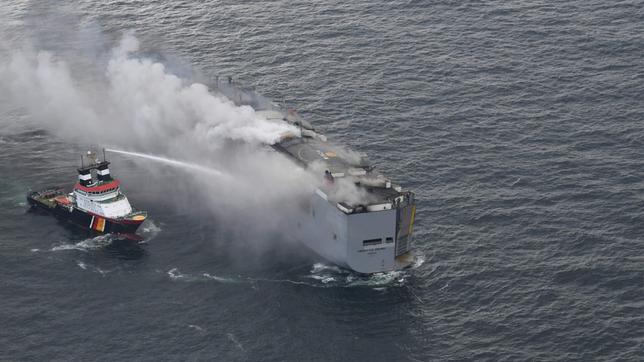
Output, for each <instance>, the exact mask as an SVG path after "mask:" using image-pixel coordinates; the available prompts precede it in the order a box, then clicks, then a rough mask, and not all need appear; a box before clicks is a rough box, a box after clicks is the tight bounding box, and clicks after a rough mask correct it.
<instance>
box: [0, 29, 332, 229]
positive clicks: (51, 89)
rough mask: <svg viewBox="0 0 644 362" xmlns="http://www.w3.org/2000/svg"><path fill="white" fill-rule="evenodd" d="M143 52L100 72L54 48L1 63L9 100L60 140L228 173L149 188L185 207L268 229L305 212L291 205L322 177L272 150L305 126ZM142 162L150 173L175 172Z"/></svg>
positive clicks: (121, 47)
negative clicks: (266, 113)
mask: <svg viewBox="0 0 644 362" xmlns="http://www.w3.org/2000/svg"><path fill="white" fill-rule="evenodd" d="M138 50H139V41H138V40H137V39H136V38H135V37H134V36H133V35H131V34H127V35H125V36H124V37H123V38H122V39H121V40H120V42H119V43H118V45H117V46H116V47H114V48H113V49H112V50H111V51H110V57H109V60H108V61H107V62H105V64H104V67H103V68H102V69H99V71H95V70H94V71H92V72H87V71H86V69H84V68H83V67H76V64H77V62H76V61H75V60H74V59H71V61H69V59H65V58H64V57H63V56H60V55H58V54H55V53H53V52H48V51H38V50H36V49H33V48H32V47H23V49H21V50H19V51H10V52H9V53H8V54H4V55H5V56H4V57H2V59H0V79H2V82H1V83H0V100H2V99H4V100H5V102H4V103H8V104H10V105H11V106H13V107H19V108H21V109H23V110H24V111H25V113H26V114H28V117H27V119H26V121H27V122H30V123H31V125H33V126H34V127H36V128H40V129H46V130H48V131H49V132H50V133H52V134H53V135H55V136H56V137H58V138H60V139H64V140H67V141H70V142H76V143H81V144H98V145H103V146H108V147H113V148H118V149H123V150H127V151H133V152H143V153H152V154H156V155H160V156H164V157H169V158H172V159H175V160H186V161H189V162H190V163H192V164H195V165H200V166H202V167H204V169H205V168H211V169H216V170H221V171H222V173H223V174H225V175H226V177H216V176H213V175H212V174H210V175H204V174H203V173H200V172H199V170H198V168H194V167H193V168H192V169H184V170H183V171H181V172H188V173H190V174H191V177H190V178H188V180H189V181H188V182H182V183H178V182H176V181H170V182H169V184H166V185H161V186H158V185H157V186H154V185H150V186H149V187H159V189H160V192H162V193H163V195H164V198H166V199H167V198H171V199H173V201H175V204H177V205H180V203H181V200H188V199H189V200H190V202H195V200H197V201H198V202H200V203H206V204H208V205H209V206H210V208H211V210H212V211H213V213H214V214H216V215H219V216H221V217H228V218H233V219H235V218H236V219H239V217H240V216H243V218H244V220H245V221H246V222H245V224H247V225H256V226H259V227H260V229H262V228H263V229H266V228H268V229H280V228H281V227H282V225H283V221H284V220H286V219H289V218H290V217H291V215H290V213H291V212H300V210H294V209H293V208H291V207H290V205H292V204H294V203H297V198H298V197H300V196H305V195H310V194H311V192H312V189H313V187H315V185H317V184H319V182H321V179H322V178H321V175H319V177H316V176H312V175H311V174H310V173H309V172H307V171H305V170H303V169H301V168H300V167H298V166H296V165H295V164H294V163H292V162H291V161H290V160H287V159H285V158H284V157H282V156H280V155H277V154H275V153H274V152H271V151H270V150H269V147H268V146H266V145H267V144H271V143H274V142H276V141H277V140H278V139H279V138H280V136H281V135H282V134H284V133H287V132H290V133H294V134H298V133H299V130H298V129H297V128H296V127H293V126H290V125H288V124H286V123H283V122H274V121H269V120H266V119H264V118H261V117H260V116H258V115H257V114H256V113H255V111H254V110H253V109H252V108H251V107H248V106H241V107H240V106H236V105H235V104H233V103H232V102H231V101H230V100H228V99H227V98H225V97H222V96H218V95H216V94H214V93H212V92H210V91H209V89H208V87H207V86H205V85H203V84H199V83H193V82H190V81H188V80H186V79H182V78H180V77H178V76H176V75H174V74H172V73H171V72H170V71H168V69H167V68H166V67H165V66H164V65H163V64H162V63H160V62H157V61H154V60H152V59H149V58H146V57H142V56H139V55H138V53H137V51H138ZM99 65H100V64H98V65H97V66H99ZM0 122H2V121H0ZM139 162H140V163H141V164H142V165H143V167H145V168H146V169H148V170H149V171H150V172H166V171H167V170H159V167H158V165H156V166H155V165H149V164H145V162H144V161H139ZM164 175H165V174H164ZM151 179H153V178H151ZM178 179H181V180H182V181H184V180H185V178H178ZM169 190H172V191H173V192H172V193H169V192H168V191H169ZM195 194H198V195H197V196H195ZM187 195H189V196H190V197H186V196H187ZM184 206H187V205H184Z"/></svg>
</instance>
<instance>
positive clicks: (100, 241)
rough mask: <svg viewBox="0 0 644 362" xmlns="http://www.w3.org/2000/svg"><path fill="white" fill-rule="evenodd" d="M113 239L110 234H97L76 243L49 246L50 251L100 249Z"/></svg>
mask: <svg viewBox="0 0 644 362" xmlns="http://www.w3.org/2000/svg"><path fill="white" fill-rule="evenodd" d="M113 240H114V237H113V236H112V235H111V234H105V235H99V236H97V237H94V238H90V239H85V240H82V241H79V242H78V243H76V244H61V245H57V246H54V247H53V248H51V251H61V250H80V251H84V252H87V251H89V250H94V249H100V248H102V247H104V246H106V245H109V244H111V243H112V241H113Z"/></svg>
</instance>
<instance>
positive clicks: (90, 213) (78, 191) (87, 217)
mask: <svg viewBox="0 0 644 362" xmlns="http://www.w3.org/2000/svg"><path fill="white" fill-rule="evenodd" d="M86 159H87V161H89V162H88V164H87V165H85V161H84V158H83V156H81V167H80V168H79V169H78V182H77V183H76V184H75V185H74V188H73V191H72V192H70V193H67V192H66V191H65V190H64V189H62V188H50V189H46V190H43V191H38V192H32V193H30V194H29V195H28V196H27V200H28V201H29V204H30V205H31V206H32V207H33V208H38V209H41V210H46V211H48V212H50V213H52V214H53V215H55V216H57V217H58V218H60V219H62V220H66V221H69V222H71V223H72V224H75V225H77V226H80V227H82V228H86V229H90V230H93V231H95V232H98V233H118V234H124V235H133V234H134V232H136V230H137V229H138V227H139V226H141V224H142V223H143V221H145V219H146V218H147V213H146V212H145V211H135V210H134V209H132V206H131V205H130V202H129V201H128V199H127V197H126V196H125V195H124V194H123V193H122V192H121V182H120V181H119V180H117V179H113V178H112V176H111V175H110V169H109V165H110V162H108V161H107V160H106V159H105V152H103V161H99V160H98V157H97V156H96V155H95V154H94V153H92V152H88V153H87V156H86Z"/></svg>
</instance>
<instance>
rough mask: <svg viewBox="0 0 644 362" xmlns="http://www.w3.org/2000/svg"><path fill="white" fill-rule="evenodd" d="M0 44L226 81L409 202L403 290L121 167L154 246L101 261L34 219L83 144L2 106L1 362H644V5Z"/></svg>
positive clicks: (156, 24) (391, 14) (103, 254)
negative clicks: (257, 240) (258, 247)
mask: <svg viewBox="0 0 644 362" xmlns="http://www.w3.org/2000/svg"><path fill="white" fill-rule="evenodd" d="M0 19H1V20H2V25H0V30H1V33H0V34H1V36H2V37H3V38H4V39H5V40H7V41H10V42H12V44H16V43H21V42H26V41H29V42H30V43H31V44H32V45H33V46H34V47H35V48H37V49H42V50H51V51H54V52H56V51H62V50H64V49H67V48H70V49H73V48H75V47H76V46H78V43H81V45H83V46H84V47H85V48H91V47H92V46H96V47H101V46H102V44H113V43H114V42H115V41H117V40H118V39H119V38H120V37H121V36H122V34H123V32H124V31H132V32H133V33H134V34H135V35H136V36H137V38H138V39H139V41H140V42H141V46H142V48H143V49H144V50H145V51H146V52H148V53H149V54H150V56H154V57H157V58H158V59H161V61H162V62H163V63H164V64H166V66H167V67H168V68H169V69H171V70H172V71H173V72H174V73H175V74H178V75H180V76H182V77H186V78H192V79H200V78H204V79H207V78H209V77H212V76H214V75H230V74H232V75H235V76H236V77H239V78H240V79H243V81H244V82H246V83H247V84H251V85H253V86H254V87H255V88H256V89H257V90H258V91H259V92H260V93H263V94H265V95H267V96H269V97H272V98H273V99H276V100H279V101H280V102H282V101H283V102H285V103H287V104H289V105H290V106H292V107H295V108H297V110H298V112H299V113H300V114H301V115H302V116H303V117H304V118H306V119H307V120H309V121H311V122H312V123H313V124H314V125H315V126H316V127H317V128H319V129H320V130H322V131H323V132H325V133H326V134H327V135H328V136H329V138H330V139H332V140H335V141H337V142H339V143H343V144H347V145H350V146H351V147H352V148H353V149H355V150H357V151H360V152H366V153H368V154H369V156H370V159H371V160H372V161H373V162H374V163H375V164H376V165H377V167H378V168H379V169H380V170H381V171H383V172H384V173H385V174H386V175H388V176H390V177H391V178H393V179H394V180H395V181H397V182H399V183H401V184H402V185H403V186H404V187H405V188H408V189H411V190H413V191H415V192H416V195H417V198H418V200H419V204H418V214H417V218H416V225H415V253H416V259H417V261H416V263H415V264H414V266H413V267H412V268H411V269H409V270H405V271H401V272H393V273H385V274H378V275H373V276H370V277H365V276H361V275H355V274H354V273H352V272H349V271H347V270H343V269H339V268H337V267H335V266H333V265H332V264H330V263H328V262H325V261H324V260H321V259H319V258H318V257H317V256H315V255H313V254H312V253H310V252H308V251H306V250H303V248H304V247H303V246H301V247H298V246H297V245H291V244H284V245H288V246H283V247H280V245H283V244H280V243H279V242H277V243H274V244H270V245H274V247H269V248H264V249H263V250H262V251H261V252H253V253H250V254H249V255H246V254H245V250H244V245H247V244H246V242H244V241H243V240H239V239H238V238H237V237H236V233H235V232H234V230H231V226H230V225H225V224H224V223H221V222H218V221H217V220H216V219H212V218H209V217H208V216H207V215H203V216H200V215H199V213H195V212H193V210H190V209H186V208H183V207H175V206H174V205H173V204H172V203H171V202H167V201H164V200H165V195H164V194H160V193H158V192H156V191H155V190H156V189H155V188H149V187H148V183H150V182H155V183H162V182H163V180H162V179H161V180H159V179H154V180H151V179H150V178H149V177H147V174H146V170H145V169H142V168H140V167H137V163H135V162H132V161H131V160H128V159H127V158H124V157H120V156H113V157H112V160H113V161H114V164H113V165H112V172H113V173H114V174H115V175H116V176H117V177H119V178H121V179H122V180H123V185H124V191H125V192H126V193H127V195H128V197H129V199H130V200H131V202H132V203H133V204H134V205H135V206H136V207H138V208H140V209H144V210H147V211H148V212H149V214H150V220H149V221H147V222H146V224H144V225H143V227H142V228H141V235H142V236H143V237H144V241H143V242H141V243H132V242H123V241H121V240H116V239H115V238H114V237H111V236H100V237H94V236H92V235H88V234H87V233H85V232H84V231H82V230H77V229H74V228H70V227H69V226H67V225H64V224H62V223H60V222H58V221H56V220H55V219H54V218H52V217H48V216H45V215H41V214H38V213H33V212H29V211H28V207H27V204H26V202H25V194H26V193H27V192H29V190H32V189H38V188H42V187H46V186H49V185H71V184H72V183H73V182H74V180H75V177H76V176H75V167H77V163H78V155H79V153H80V152H83V151H84V150H85V148H84V147H85V145H84V144H83V142H82V141H81V142H72V141H69V140H67V139H65V138H61V137H59V136H56V135H53V134H51V133H49V132H47V131H45V130H42V129H37V128H35V129H34V128H33V127H31V126H26V125H25V124H27V123H28V122H26V120H27V118H28V117H30V116H29V115H28V114H24V113H23V112H20V111H19V110H16V109H15V108H12V105H11V104H10V103H8V101H7V100H2V99H0V105H2V110H3V112H2V113H1V114H0V205H1V207H0V360H3V361H41V360H56V361H126V360H127V361H129V360H141V361H165V360H168V361H211V360H218V361H434V360H435V361H443V360H494V361H517V360H541V361H557V360H579V361H591V360H624V361H627V360H629V361H638V360H639V361H641V360H644V244H643V243H644V237H643V235H644V212H643V208H642V206H643V204H644V3H643V2H642V1H594V0H590V1H588V0H584V1H582V0H571V1H566V2H551V1H362V0H358V1H348V2H339V1H322V2H309V1H268V2H265V1H240V2H234V1H214V0H208V1H134V0H121V1H111V0H107V1H89V0H79V1H48V0H33V1H18V0H16V1H4V2H3V3H2V5H0ZM87 29H91V30H92V31H91V32H87ZM78 34H80V35H78ZM86 34H92V36H84V35H86ZM77 35H78V36H77ZM70 39H75V40H74V41H70ZM75 42H76V43H75ZM61 49H62V50H61ZM2 51H5V52H6V51H7V49H2ZM0 81H2V80H0ZM23 121H24V122H23ZM85 141H86V142H87V143H91V142H92V141H91V140H85ZM167 189H168V190H171V189H172V187H170V186H169V187H168V188H167ZM195 192H196V193H198V192H199V191H198V190H195ZM243 227H244V228H252V227H253V226H252V225H244V226H243ZM276 238H279V236H276Z"/></svg>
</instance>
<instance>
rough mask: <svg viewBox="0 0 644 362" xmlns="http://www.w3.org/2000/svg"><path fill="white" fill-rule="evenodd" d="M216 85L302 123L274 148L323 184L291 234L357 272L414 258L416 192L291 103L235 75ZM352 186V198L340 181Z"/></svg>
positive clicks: (235, 98)
mask: <svg viewBox="0 0 644 362" xmlns="http://www.w3.org/2000/svg"><path fill="white" fill-rule="evenodd" d="M212 83H214V85H211V89H212V90H213V91H214V92H216V93H219V94H220V95H223V96H225V97H226V98H228V99H230V100H231V101H232V102H233V103H235V104H236V105H238V106H250V107H252V108H253V109H254V110H255V112H256V114H257V116H259V117H262V118H264V119H267V120H269V121H274V122H286V123H288V124H291V125H293V126H295V127H297V129H299V132H298V134H294V133H288V134H284V135H282V137H281V138H280V139H279V140H278V141H277V142H275V143H274V144H272V145H267V147H269V148H270V149H271V150H273V151H275V152H278V153H279V154H281V155H283V156H284V157H287V158H288V159H290V160H292V161H293V162H295V163H296V164H297V165H299V166H300V167H303V168H305V169H307V170H310V171H311V172H314V173H315V172H317V173H319V175H320V180H322V182H320V185H319V186H318V185H315V186H316V187H315V191H314V192H313V193H312V194H311V195H310V198H309V199H308V200H304V202H302V203H300V212H299V213H297V214H298V216H297V217H295V218H294V220H292V225H290V227H289V232H288V233H287V235H289V236H292V237H294V238H295V239H297V240H299V241H301V242H302V243H303V244H304V245H306V246H308V247H309V248H310V249H312V250H313V251H314V252H316V253H317V254H319V255H320V256H322V257H323V258H325V259H327V260H329V261H331V262H333V263H335V264H338V265H340V266H343V267H346V268H349V269H352V270H354V271H356V272H359V273H364V274H371V273H377V272H388V271H393V270H398V269H403V268H406V267H409V266H410V265H412V264H413V262H414V258H415V256H414V254H413V247H412V235H413V229H414V219H415V215H416V198H415V195H414V193H413V192H411V191H409V190H404V189H403V188H402V186H401V185H398V184H396V183H394V182H393V181H392V180H391V179H390V178H388V177H386V176H385V175H383V174H381V173H380V172H378V171H377V170H376V169H375V166H373V165H372V164H371V163H370V162H369V160H368V159H367V156H366V155H365V154H359V153H357V152H354V151H351V150H350V149H349V148H348V147H345V146H338V145H337V144H334V143H332V142H329V141H328V140H327V137H326V136H325V135H324V134H322V133H321V132H319V131H318V130H317V129H316V128H315V127H313V125H312V124H311V123H310V122H308V121H307V120H305V119H302V117H300V116H299V115H298V113H297V112H296V111H295V110H293V109H289V108H286V107H285V106H283V105H282V106H280V105H278V104H277V103H275V102H273V101H271V100H269V99H267V98H265V97H263V96H261V95H260V94H258V93H256V92H255V91H254V89H252V88H251V87H246V86H243V85H240V84H237V82H235V81H233V79H232V78H231V77H227V78H226V79H219V78H216V80H215V81H213V82H212ZM341 183H344V184H345V185H346V184H347V183H349V184H351V185H352V188H353V189H355V191H356V192H354V193H353V195H352V197H351V198H349V197H347V195H346V193H345V192H340V189H341V188H340V187H338V185H339V184H341Z"/></svg>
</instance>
